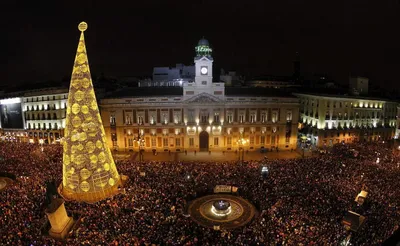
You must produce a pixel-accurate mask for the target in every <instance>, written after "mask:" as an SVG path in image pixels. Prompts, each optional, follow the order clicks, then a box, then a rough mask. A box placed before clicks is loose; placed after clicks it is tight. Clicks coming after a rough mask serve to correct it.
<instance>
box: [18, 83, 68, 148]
mask: <svg viewBox="0 0 400 246" xmlns="http://www.w3.org/2000/svg"><path fill="white" fill-rule="evenodd" d="M67 99H68V89H66V88H65V89H46V90H38V91H33V92H27V93H25V94H24V97H23V105H22V108H23V112H24V119H25V129H26V132H27V136H28V138H29V140H28V141H29V142H31V143H39V142H41V141H42V140H43V143H55V142H58V141H60V139H61V138H62V137H63V136H64V128H65V116H66V108H67Z"/></svg>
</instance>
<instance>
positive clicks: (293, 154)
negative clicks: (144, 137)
mask: <svg viewBox="0 0 400 246" xmlns="http://www.w3.org/2000/svg"><path fill="white" fill-rule="evenodd" d="M241 154H242V153H241ZM113 155H114V158H115V159H116V160H123V159H130V160H132V161H139V153H138V152H114V153H113ZM264 156H267V158H268V159H293V158H302V152H301V151H295V150H294V151H290V150H289V151H279V152H276V151H274V152H266V153H260V152H258V151H249V152H247V153H246V152H245V153H244V160H245V161H249V160H261V159H263V158H264ZM304 156H305V157H309V156H311V152H307V151H306V152H305V155H304ZM143 160H144V161H237V160H239V154H238V153H235V152H234V151H232V152H225V153H223V152H219V151H218V152H212V151H211V153H209V152H196V154H195V153H194V152H193V151H190V152H187V154H185V152H171V153H169V152H158V153H157V155H153V153H152V152H144V154H143Z"/></svg>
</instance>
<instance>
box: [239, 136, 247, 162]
mask: <svg viewBox="0 0 400 246" xmlns="http://www.w3.org/2000/svg"><path fill="white" fill-rule="evenodd" d="M247 142H248V140H247V139H244V138H243V133H242V134H241V136H240V138H239V139H238V140H237V143H238V145H239V161H240V151H242V162H243V161H244V145H245V144H246V143H247Z"/></svg>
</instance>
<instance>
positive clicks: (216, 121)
mask: <svg viewBox="0 0 400 246" xmlns="http://www.w3.org/2000/svg"><path fill="white" fill-rule="evenodd" d="M214 123H219V113H214Z"/></svg>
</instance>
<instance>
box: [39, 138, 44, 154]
mask: <svg viewBox="0 0 400 246" xmlns="http://www.w3.org/2000/svg"><path fill="white" fill-rule="evenodd" d="M43 143H44V140H43V139H42V138H41V139H39V144H40V149H41V150H42V152H43Z"/></svg>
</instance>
